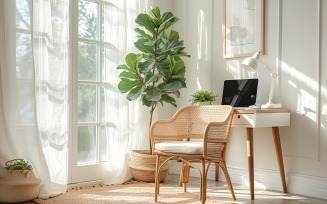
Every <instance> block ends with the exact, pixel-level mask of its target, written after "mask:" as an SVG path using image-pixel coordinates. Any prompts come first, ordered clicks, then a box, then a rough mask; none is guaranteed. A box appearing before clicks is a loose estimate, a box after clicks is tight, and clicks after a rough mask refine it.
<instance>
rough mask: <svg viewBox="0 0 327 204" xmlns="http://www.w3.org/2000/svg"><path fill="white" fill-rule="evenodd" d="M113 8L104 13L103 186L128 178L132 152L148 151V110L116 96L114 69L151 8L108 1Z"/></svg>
mask: <svg viewBox="0 0 327 204" xmlns="http://www.w3.org/2000/svg"><path fill="white" fill-rule="evenodd" d="M108 2H110V3H111V4H112V6H109V7H108V10H105V11H104V15H105V16H108V18H104V29H105V31H104V38H105V41H107V42H109V46H108V47H106V49H105V52H106V53H105V59H104V63H105V65H104V67H105V68H104V81H105V83H106V84H107V87H108V88H107V89H106V92H105V102H106V107H107V109H106V120H107V121H109V124H110V125H109V127H108V129H107V133H108V137H107V138H108V170H107V175H106V177H105V179H104V183H106V184H117V183H122V182H124V181H126V180H128V179H130V178H131V174H130V171H129V169H128V158H129V155H128V153H129V151H130V150H131V149H148V148H149V140H148V121H149V109H148V108H145V107H143V106H142V105H141V103H140V102H139V101H138V100H137V101H133V102H129V101H128V100H127V99H126V96H125V95H122V94H120V93H119V91H118V89H117V84H118V82H119V78H118V76H119V71H118V70H117V69H116V67H117V66H118V65H120V64H123V63H124V60H125V56H126V55H127V53H129V52H137V50H135V48H134V42H135V41H136V33H135V32H134V28H136V27H137V25H136V24H135V18H136V16H137V15H138V14H139V13H140V12H145V11H146V10H147V9H149V8H150V5H151V4H152V3H151V2H149V1H144V0H108Z"/></svg>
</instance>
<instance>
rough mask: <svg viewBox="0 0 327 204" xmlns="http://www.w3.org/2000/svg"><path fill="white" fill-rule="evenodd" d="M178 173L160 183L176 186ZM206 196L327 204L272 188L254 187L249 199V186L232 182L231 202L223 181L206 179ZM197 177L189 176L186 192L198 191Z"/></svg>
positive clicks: (246, 202)
mask: <svg viewBox="0 0 327 204" xmlns="http://www.w3.org/2000/svg"><path fill="white" fill-rule="evenodd" d="M178 179H179V175H176V174H171V175H168V177H167V178H166V180H165V181H164V182H163V183H162V184H161V185H168V186H172V187H176V186H178ZM207 184H208V185H207V196H208V197H211V198H215V200H216V199H217V200H219V201H222V203H228V204H231V203H235V204H236V203H237V204H250V203H251V204H327V200H322V199H317V198H311V197H306V196H301V195H295V194H291V193H286V194H285V193H283V192H278V191H273V190H261V189H260V190H258V189H255V200H253V201H252V200H251V199H250V191H249V187H247V186H242V185H237V184H233V187H234V191H235V195H236V201H234V202H232V201H233V200H232V197H231V194H230V192H229V190H228V187H227V185H226V183H225V182H220V181H219V182H216V181H213V180H208V182H207ZM199 186H200V180H199V178H194V177H191V178H190V183H189V185H188V192H194V193H198V192H199Z"/></svg>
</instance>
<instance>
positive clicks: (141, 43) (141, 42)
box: [134, 39, 154, 53]
mask: <svg viewBox="0 0 327 204" xmlns="http://www.w3.org/2000/svg"><path fill="white" fill-rule="evenodd" d="M147 42H149V40H147V39H138V40H137V41H136V42H135V43H134V45H135V47H136V48H137V49H139V50H140V51H141V52H144V53H153V52H154V50H153V46H150V45H146V43H147Z"/></svg>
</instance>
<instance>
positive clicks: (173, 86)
mask: <svg viewBox="0 0 327 204" xmlns="http://www.w3.org/2000/svg"><path fill="white" fill-rule="evenodd" d="M181 88H183V85H182V82H180V81H173V82H171V83H169V84H166V85H165V86H164V87H163V88H162V89H161V91H164V92H168V93H170V92H175V91H178V90H180V89H181Z"/></svg>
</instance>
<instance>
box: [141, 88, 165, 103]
mask: <svg viewBox="0 0 327 204" xmlns="http://www.w3.org/2000/svg"><path fill="white" fill-rule="evenodd" d="M145 98H146V100H148V101H156V102H157V101H159V100H160V98H161V91H160V90H159V89H158V88H156V87H151V88H149V89H148V90H146V96H145Z"/></svg>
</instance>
